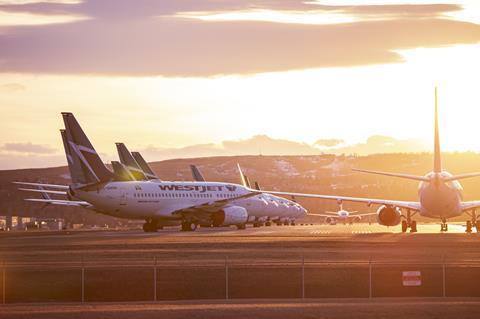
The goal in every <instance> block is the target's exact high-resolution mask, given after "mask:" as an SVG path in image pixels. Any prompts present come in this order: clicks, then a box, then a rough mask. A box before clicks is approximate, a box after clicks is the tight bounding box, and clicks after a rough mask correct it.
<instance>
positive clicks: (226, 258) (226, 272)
mask: <svg viewBox="0 0 480 319" xmlns="http://www.w3.org/2000/svg"><path fill="white" fill-rule="evenodd" d="M225 299H227V300H228V256H225Z"/></svg>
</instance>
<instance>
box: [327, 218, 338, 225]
mask: <svg viewBox="0 0 480 319" xmlns="http://www.w3.org/2000/svg"><path fill="white" fill-rule="evenodd" d="M325 224H329V225H336V224H337V220H336V219H335V218H334V217H327V218H325Z"/></svg>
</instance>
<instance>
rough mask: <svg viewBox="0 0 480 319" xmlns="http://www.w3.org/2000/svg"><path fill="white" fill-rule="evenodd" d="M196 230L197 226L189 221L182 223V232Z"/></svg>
mask: <svg viewBox="0 0 480 319" xmlns="http://www.w3.org/2000/svg"><path fill="white" fill-rule="evenodd" d="M195 229H197V224H196V223H192V222H189V221H183V222H182V231H194V230H195Z"/></svg>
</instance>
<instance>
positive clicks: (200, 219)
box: [18, 113, 306, 232]
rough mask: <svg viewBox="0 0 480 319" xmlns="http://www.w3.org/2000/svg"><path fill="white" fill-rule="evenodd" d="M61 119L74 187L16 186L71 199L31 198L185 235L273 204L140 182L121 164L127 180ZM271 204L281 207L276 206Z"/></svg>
mask: <svg viewBox="0 0 480 319" xmlns="http://www.w3.org/2000/svg"><path fill="white" fill-rule="evenodd" d="M62 116H63V120H64V123H65V130H64V131H63V133H62V137H63V138H64V145H65V152H66V156H67V161H68V168H69V171H70V175H71V178H72V184H71V185H69V186H64V185H51V184H38V183H24V182H18V183H19V184H23V185H31V186H37V187H38V186H43V187H49V188H54V189H59V190H60V191H58V190H42V191H41V193H42V194H45V193H47V194H48V193H50V194H60V193H61V194H63V195H67V196H68V199H69V200H54V199H27V200H30V201H36V202H41V203H45V204H54V205H68V206H79V207H85V208H88V209H92V210H94V211H96V212H99V213H103V214H107V215H112V216H116V217H121V218H129V219H143V220H145V221H146V223H145V224H144V230H145V231H146V232H151V231H156V230H157V229H159V228H162V227H163V226H167V225H178V224H181V226H182V230H183V231H192V230H195V229H196V227H197V225H199V224H200V225H213V226H230V225H235V226H237V227H238V228H239V229H244V228H245V225H246V224H247V223H252V222H254V221H255V219H256V218H257V216H258V214H259V212H264V211H265V209H266V208H268V207H269V205H270V203H269V202H268V201H266V200H263V199H261V198H259V197H258V196H257V195H258V194H259V192H258V191H255V190H252V189H249V188H248V187H245V186H242V185H237V184H231V183H219V182H166V181H160V180H151V181H149V180H137V178H140V179H142V178H143V177H142V175H141V174H137V175H136V176H135V175H133V174H131V171H130V170H129V167H128V166H126V165H124V164H122V163H119V164H120V165H121V166H118V170H117V171H118V172H124V171H125V169H126V170H127V171H128V172H129V173H130V175H129V177H128V178H125V176H123V175H118V174H115V173H114V172H112V171H110V170H109V169H108V168H107V167H106V166H105V164H103V162H102V160H101V159H100V157H99V155H98V153H97V152H96V151H95V149H94V147H93V146H92V144H91V143H90V141H89V140H88V138H87V136H86V135H85V133H84V132H83V130H82V128H81V127H80V125H79V124H78V122H77V120H76V119H75V117H74V116H73V114H72V113H62ZM112 164H113V163H112ZM132 177H133V179H132ZM31 191H38V190H31ZM285 201H286V200H285ZM272 205H274V206H279V204H277V203H273V204H272ZM292 208H293V209H294V210H295V213H296V215H295V216H297V218H300V217H303V216H304V215H306V210H305V209H304V208H303V207H301V206H300V205H298V204H297V203H294V204H293V206H292ZM288 209H289V210H290V209H291V208H290V207H288Z"/></svg>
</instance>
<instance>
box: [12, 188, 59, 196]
mask: <svg viewBox="0 0 480 319" xmlns="http://www.w3.org/2000/svg"><path fill="white" fill-rule="evenodd" d="M18 190H19V191H24V192H34V193H42V194H54V195H67V192H64V191H54V190H49V189H31V188H19V189H18Z"/></svg>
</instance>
